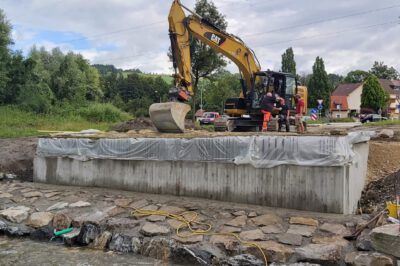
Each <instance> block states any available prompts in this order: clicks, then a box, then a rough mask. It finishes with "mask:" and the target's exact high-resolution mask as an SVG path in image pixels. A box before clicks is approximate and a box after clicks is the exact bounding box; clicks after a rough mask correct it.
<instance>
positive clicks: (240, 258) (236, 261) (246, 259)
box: [223, 254, 265, 266]
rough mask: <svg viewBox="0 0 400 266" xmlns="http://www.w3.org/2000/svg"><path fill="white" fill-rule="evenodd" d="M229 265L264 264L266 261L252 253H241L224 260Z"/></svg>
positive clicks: (249, 265) (251, 265)
mask: <svg viewBox="0 0 400 266" xmlns="http://www.w3.org/2000/svg"><path fill="white" fill-rule="evenodd" d="M223 265H228V266H263V265H265V263H264V262H263V261H262V260H260V259H258V258H257V257H255V256H253V255H250V254H240V255H236V256H234V257H231V258H229V259H227V260H226V261H224V262H223Z"/></svg>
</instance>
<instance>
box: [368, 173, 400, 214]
mask: <svg viewBox="0 0 400 266" xmlns="http://www.w3.org/2000/svg"><path fill="white" fill-rule="evenodd" d="M396 195H400V171H398V172H396V173H393V174H391V175H388V176H387V177H384V178H382V179H379V180H376V181H372V182H371V183H369V184H368V185H367V186H366V188H365V189H364V191H363V192H362V195H361V199H360V207H361V209H362V211H363V213H372V212H375V211H376V210H382V209H384V208H385V206H386V202H387V201H395V200H396Z"/></svg>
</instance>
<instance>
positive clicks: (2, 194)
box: [0, 192, 14, 199]
mask: <svg viewBox="0 0 400 266" xmlns="http://www.w3.org/2000/svg"><path fill="white" fill-rule="evenodd" d="M12 197H14V195H13V194H10V193H7V192H4V193H0V198H3V199H4V198H12Z"/></svg>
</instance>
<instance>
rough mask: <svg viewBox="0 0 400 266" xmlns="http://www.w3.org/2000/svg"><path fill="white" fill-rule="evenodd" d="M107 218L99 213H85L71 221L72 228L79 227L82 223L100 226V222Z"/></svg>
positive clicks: (102, 213)
mask: <svg viewBox="0 0 400 266" xmlns="http://www.w3.org/2000/svg"><path fill="white" fill-rule="evenodd" d="M107 217H108V215H107V214H106V213H104V212H101V211H96V212H89V213H85V214H83V215H81V216H78V217H75V218H74V219H73V221H72V226H74V227H80V226H81V225H82V224H84V223H91V224H95V225H100V223H101V221H103V220H104V219H106V218H107Z"/></svg>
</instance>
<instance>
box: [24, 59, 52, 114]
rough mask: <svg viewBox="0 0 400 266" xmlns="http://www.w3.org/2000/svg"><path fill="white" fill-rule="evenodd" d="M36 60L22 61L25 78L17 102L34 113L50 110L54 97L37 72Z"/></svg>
mask: <svg viewBox="0 0 400 266" xmlns="http://www.w3.org/2000/svg"><path fill="white" fill-rule="evenodd" d="M36 64H37V63H36V61H35V60H33V59H32V58H28V59H26V60H25V61H24V72H25V78H24V83H23V84H22V87H21V89H20V91H19V95H18V98H17V103H18V104H19V106H21V108H23V109H25V110H27V111H32V112H36V113H47V112H49V111H50V108H51V104H52V101H53V99H54V97H53V92H52V91H51V89H50V88H49V86H48V84H47V83H46V82H45V81H44V80H43V79H42V77H40V73H38V72H37V70H38V69H37V68H36Z"/></svg>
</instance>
